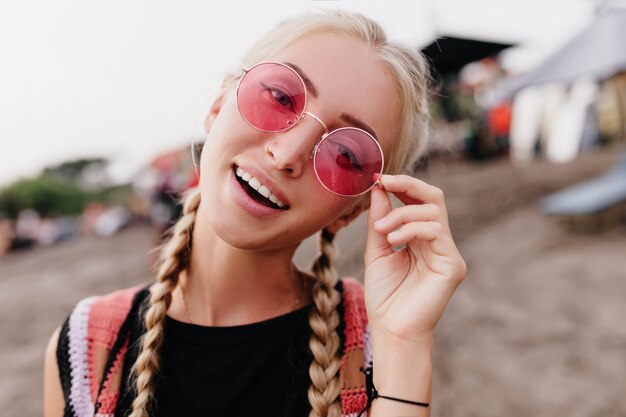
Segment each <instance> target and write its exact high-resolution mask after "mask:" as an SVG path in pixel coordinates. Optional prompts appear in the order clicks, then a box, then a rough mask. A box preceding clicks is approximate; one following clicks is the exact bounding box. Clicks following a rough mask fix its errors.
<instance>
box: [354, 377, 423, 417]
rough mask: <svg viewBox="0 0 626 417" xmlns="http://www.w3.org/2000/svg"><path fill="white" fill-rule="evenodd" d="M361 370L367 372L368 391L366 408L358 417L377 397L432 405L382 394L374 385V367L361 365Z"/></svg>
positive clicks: (366, 387) (360, 414)
mask: <svg viewBox="0 0 626 417" xmlns="http://www.w3.org/2000/svg"><path fill="white" fill-rule="evenodd" d="M359 371H361V372H363V373H364V374H365V391H366V392H367V404H366V405H365V408H364V409H363V410H361V412H360V413H359V415H358V416H357V417H361V416H362V415H363V413H364V412H365V410H367V409H368V408H370V407H371V405H372V401H374V400H375V399H376V398H379V397H380V398H386V399H388V400H392V401H399V402H401V403H406V404H413V405H418V406H420V407H429V406H430V404H429V403H421V402H418V401H409V400H403V399H402V398H394V397H388V396H386V395H380V394H379V393H378V391H377V390H376V387H375V386H374V370H373V369H372V367H368V368H366V369H364V368H363V367H361V368H359Z"/></svg>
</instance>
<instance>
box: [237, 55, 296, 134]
mask: <svg viewBox="0 0 626 417" xmlns="http://www.w3.org/2000/svg"><path fill="white" fill-rule="evenodd" d="M237 105H238V106H239V112H240V113H241V115H242V116H243V118H244V119H245V120H246V121H247V122H248V123H249V124H250V125H251V126H253V127H255V128H257V129H260V130H264V131H266V132H280V131H282V130H285V129H289V128H290V127H291V126H293V125H294V124H295V123H296V122H297V121H298V119H299V118H300V117H302V113H303V112H304V106H305V105H306V89H305V87H304V83H303V82H302V79H301V78H300V76H299V75H298V74H297V73H296V72H295V71H294V70H293V69H291V68H289V67H288V66H286V65H283V64H278V63H272V62H269V63H263V64H259V65H256V66H254V67H252V68H251V69H250V70H248V71H247V72H246V73H245V74H244V75H243V77H242V79H241V81H240V82H239V87H238V88H237Z"/></svg>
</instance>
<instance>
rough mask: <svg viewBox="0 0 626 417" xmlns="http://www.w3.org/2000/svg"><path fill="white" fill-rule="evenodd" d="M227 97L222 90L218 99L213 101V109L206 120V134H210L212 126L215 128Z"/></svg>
mask: <svg viewBox="0 0 626 417" xmlns="http://www.w3.org/2000/svg"><path fill="white" fill-rule="evenodd" d="M225 97H226V93H225V91H224V90H222V92H221V93H220V95H219V96H217V98H216V99H215V100H214V101H213V104H211V109H210V110H209V113H208V114H207V115H206V117H205V118H204V131H205V132H206V133H209V130H211V126H213V122H214V121H215V118H216V117H217V115H218V114H220V110H221V109H222V105H223V104H224V100H225Z"/></svg>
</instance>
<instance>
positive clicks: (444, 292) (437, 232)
mask: <svg viewBox="0 0 626 417" xmlns="http://www.w3.org/2000/svg"><path fill="white" fill-rule="evenodd" d="M380 182H381V183H382V185H383V187H384V190H383V189H379V188H376V187H375V188H374V189H373V190H372V195H371V205H370V212H369V218H368V237H367V248H366V250H365V268H366V269H365V305H366V309H367V315H368V319H369V324H370V327H371V329H372V331H373V332H376V333H377V334H383V335H385V338H386V339H387V338H389V339H390V340H398V341H407V342H411V343H417V344H419V343H422V342H424V341H426V340H431V338H432V332H433V330H434V327H435V325H436V324H437V321H438V320H439V318H440V317H441V315H442V313H443V311H444V309H445V307H446V305H447V304H448V301H449V300H450V298H451V297H452V294H453V293H454V291H455V289H456V288H457V286H458V285H459V284H460V283H461V281H462V280H463V278H464V277H465V274H466V271H467V267H466V265H465V262H464V260H463V258H462V257H461V255H460V253H459V251H458V250H457V248H456V245H455V243H454V241H453V239H452V235H451V233H450V227H449V225H448V214H447V211H446V205H445V200H444V196H443V192H442V191H441V190H440V189H439V188H437V187H434V186H432V185H429V184H427V183H425V182H424V181H421V180H419V179H416V178H413V177H410V176H407V175H395V176H391V175H382V176H381V178H380ZM387 193H392V194H394V195H395V196H396V197H397V198H398V199H399V200H400V201H402V202H403V203H404V204H405V205H404V206H402V207H398V208H396V209H392V205H391V200H390V198H389V196H388V195H387ZM394 246H395V247H398V246H403V247H402V248H401V249H397V250H395V251H394V250H393V247H394Z"/></svg>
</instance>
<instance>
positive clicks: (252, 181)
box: [248, 177, 261, 190]
mask: <svg viewBox="0 0 626 417" xmlns="http://www.w3.org/2000/svg"><path fill="white" fill-rule="evenodd" d="M248 184H250V187H252V188H254V189H255V190H258V189H259V188H260V187H261V181H259V180H257V179H256V178H254V177H252V178H250V181H248Z"/></svg>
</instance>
